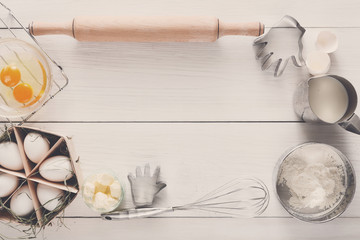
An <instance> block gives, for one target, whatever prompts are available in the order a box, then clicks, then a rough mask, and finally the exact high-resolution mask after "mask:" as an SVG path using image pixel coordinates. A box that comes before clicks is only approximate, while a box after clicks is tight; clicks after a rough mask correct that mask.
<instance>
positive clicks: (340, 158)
mask: <svg viewBox="0 0 360 240" xmlns="http://www.w3.org/2000/svg"><path fill="white" fill-rule="evenodd" d="M295 159H296V163H294V161H295ZM306 159H307V161H308V162H311V163H314V161H316V162H317V163H314V165H313V167H315V168H316V169H317V170H316V169H315V170H314V169H309V167H308V166H307V171H309V173H311V174H313V175H311V174H310V175H306V172H305V173H302V174H301V176H300V179H301V177H303V179H304V178H305V177H307V179H306V180H305V181H306V183H304V181H300V180H299V181H297V182H296V183H289V182H288V181H290V180H289V179H287V182H285V183H284V181H283V179H281V176H284V175H285V174H288V175H289V174H291V175H290V176H293V175H295V174H294V173H289V172H286V171H289V167H292V168H297V169H301V162H302V161H306ZM324 159H325V160H330V161H333V162H334V163H338V164H336V165H338V166H336V167H332V169H331V171H332V172H328V173H326V171H328V170H329V169H326V168H327V167H329V166H326V164H325V165H321V162H320V161H321V160H324ZM335 169H336V170H335ZM284 171H285V172H284ZM311 171H315V172H311ZM334 172H339V173H342V174H341V176H340V179H339V176H338V178H336V177H335V173H334ZM316 174H320V175H321V174H325V175H326V174H327V175H328V177H329V179H328V180H326V179H324V178H322V177H323V176H318V179H321V181H320V183H321V184H322V186H321V187H325V188H327V187H330V188H332V187H333V189H331V190H333V193H332V194H335V193H337V194H339V195H340V197H338V198H334V199H335V201H334V203H333V204H331V205H330V206H326V207H325V208H319V207H314V206H312V207H310V206H307V207H303V208H299V207H298V206H297V207H295V205H294V202H292V201H293V200H292V199H291V198H292V197H294V196H293V193H292V190H291V189H290V188H289V187H288V185H289V184H295V186H296V190H297V191H299V190H304V191H305V192H306V193H307V195H306V196H305V197H306V198H307V197H309V195H311V196H314V197H319V196H323V195H322V194H321V191H319V186H318V185H317V184H309V183H308V179H312V177H314V176H317V175H316ZM336 180H339V181H338V182H335V181H336ZM328 183H330V185H329V184H328ZM301 184H306V186H301ZM337 184H340V185H342V186H343V187H344V191H343V192H342V191H339V190H338V189H337V188H336V187H335V186H336V185H337ZM274 185H275V189H276V193H277V197H278V199H279V201H280V203H281V204H282V206H283V207H284V208H285V210H286V211H287V212H289V213H290V214H291V215H292V216H293V217H295V218H297V219H300V220H302V221H306V222H311V223H323V222H328V221H330V220H333V219H335V218H336V217H338V216H340V215H341V214H342V213H343V212H344V211H345V210H346V208H347V207H348V206H349V204H350V203H351V201H352V199H353V197H354V194H355V189H356V179H355V171H354V169H353V167H352V164H351V162H350V161H349V159H348V158H347V157H346V156H345V155H344V154H343V153H342V152H340V151H339V150H338V149H336V148H334V147H332V146H329V145H327V144H323V143H314V142H309V143H304V144H300V145H298V146H296V147H293V148H291V149H289V150H288V151H286V152H285V153H284V154H283V156H281V158H280V159H279V161H278V163H277V165H276V167H275V170H274ZM312 187H316V189H313V190H314V191H312V192H311V193H310V194H309V193H308V192H309V189H311V188H312ZM330 192H331V191H330ZM296 197H298V196H296ZM333 197H334V196H333V195H331V194H330V195H326V198H325V199H322V200H323V202H322V201H320V202H319V200H318V199H315V200H312V201H311V202H312V203H313V204H320V203H322V204H324V203H326V201H329V198H333ZM320 199H321V198H320Z"/></svg>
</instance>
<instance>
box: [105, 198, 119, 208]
mask: <svg viewBox="0 0 360 240" xmlns="http://www.w3.org/2000/svg"><path fill="white" fill-rule="evenodd" d="M118 202H119V200H118V199H114V198H112V197H108V199H107V201H106V207H105V209H112V208H113V207H114V206H115V205H116V204H117V203H118Z"/></svg>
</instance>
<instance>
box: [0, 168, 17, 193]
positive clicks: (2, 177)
mask: <svg viewBox="0 0 360 240" xmlns="http://www.w3.org/2000/svg"><path fill="white" fill-rule="evenodd" d="M18 186H19V179H18V178H17V177H16V176H13V175H10V174H7V173H0V197H8V196H10V194H12V193H13V192H14V191H15V189H16V188H17V187H18Z"/></svg>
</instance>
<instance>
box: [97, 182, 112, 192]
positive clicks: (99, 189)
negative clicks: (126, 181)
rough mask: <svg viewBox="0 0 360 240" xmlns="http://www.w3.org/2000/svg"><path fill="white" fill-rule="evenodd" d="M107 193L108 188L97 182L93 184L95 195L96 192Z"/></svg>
mask: <svg viewBox="0 0 360 240" xmlns="http://www.w3.org/2000/svg"><path fill="white" fill-rule="evenodd" d="M108 191H109V186H107V185H103V184H101V183H99V182H95V194H96V193H98V192H102V193H105V194H106V193H107V192H108Z"/></svg>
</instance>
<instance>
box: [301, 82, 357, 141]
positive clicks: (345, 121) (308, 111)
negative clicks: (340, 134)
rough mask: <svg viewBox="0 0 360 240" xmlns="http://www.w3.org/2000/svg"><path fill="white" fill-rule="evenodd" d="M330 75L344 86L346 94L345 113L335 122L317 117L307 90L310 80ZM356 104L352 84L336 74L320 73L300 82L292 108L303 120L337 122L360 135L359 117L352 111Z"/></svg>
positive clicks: (355, 95)
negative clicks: (346, 104) (320, 74)
mask: <svg viewBox="0 0 360 240" xmlns="http://www.w3.org/2000/svg"><path fill="white" fill-rule="evenodd" d="M325 77H330V78H334V79H336V80H337V81H339V82H340V83H341V85H342V86H343V87H344V88H345V90H346V93H347V96H348V106H347V109H346V111H345V114H344V115H343V116H342V117H341V118H340V119H339V120H338V121H336V122H334V123H333V122H326V121H324V120H322V119H320V118H319V116H318V115H317V114H315V113H314V111H313V109H312V104H311V101H310V100H309V92H310V88H311V84H309V83H310V82H311V81H316V79H320V78H325ZM356 106H357V94H356V91H355V88H354V86H353V85H352V84H351V83H350V82H349V81H348V80H346V79H345V78H343V77H340V76H337V75H322V76H315V77H311V78H309V79H308V80H307V81H304V82H302V83H300V85H299V86H298V87H297V89H296V91H295V95H294V110H295V113H296V114H297V115H298V116H299V117H300V118H301V119H302V120H304V121H305V122H313V123H325V124H338V125H340V126H341V127H342V128H344V129H346V130H347V131H350V132H353V133H356V134H359V135H360V118H359V117H358V116H357V115H356V114H355V113H354V112H355V109H356Z"/></svg>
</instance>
